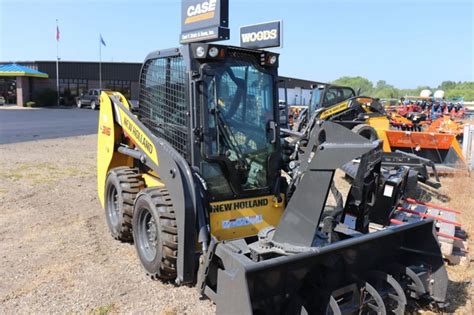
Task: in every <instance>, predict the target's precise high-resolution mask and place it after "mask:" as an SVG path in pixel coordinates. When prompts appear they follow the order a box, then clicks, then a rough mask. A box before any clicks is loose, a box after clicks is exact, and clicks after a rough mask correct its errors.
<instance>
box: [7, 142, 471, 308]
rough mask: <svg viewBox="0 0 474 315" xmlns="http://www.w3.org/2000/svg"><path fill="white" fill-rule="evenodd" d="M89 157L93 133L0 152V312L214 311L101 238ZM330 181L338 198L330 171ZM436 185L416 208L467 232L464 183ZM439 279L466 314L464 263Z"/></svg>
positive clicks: (103, 230)
mask: <svg viewBox="0 0 474 315" xmlns="http://www.w3.org/2000/svg"><path fill="white" fill-rule="evenodd" d="M95 150H96V137H95V136H94V135H92V136H83V137H74V138H63V139H55V140H42V141H35V142H24V143H18V144H7V145H0V157H1V159H2V163H1V164H0V279H1V281H0V314H4V313H65V312H68V313H69V312H81V313H82V312H86V313H97V314H107V313H130V312H132V311H133V312H134V313H158V314H212V313H214V312H215V306H214V305H213V304H212V303H211V302H210V301H209V300H206V299H200V298H199V296H198V294H197V291H196V290H195V289H194V288H188V287H176V286H174V285H172V284H163V283H161V282H158V281H152V280H150V279H149V278H147V277H146V276H145V274H144V272H143V271H142V269H141V267H140V264H139V262H138V259H137V257H136V254H135V249H134V247H133V246H132V245H128V244H122V243H120V242H117V241H115V240H113V239H112V238H111V236H110V235H109V233H108V231H107V225H106V222H105V218H104V213H103V210H102V208H101V207H100V204H99V201H98V198H97V196H96V179H95ZM336 180H337V185H338V186H339V187H340V188H342V189H341V190H343V191H344V190H345V191H347V184H345V182H344V180H343V179H342V175H341V174H340V173H338V175H337V176H336ZM443 184H444V186H443V188H442V189H441V190H440V191H439V192H435V193H434V192H433V193H429V192H425V196H424V198H425V200H432V201H434V202H441V201H442V202H443V203H445V204H448V205H451V206H453V207H456V208H457V209H459V210H462V211H463V218H462V219H463V224H465V228H466V229H467V230H468V232H470V233H471V234H472V233H473V232H474V214H473V211H472V210H473V204H474V178H472V177H471V178H469V177H466V178H447V179H444V181H443ZM344 187H345V188H344ZM450 187H451V188H450ZM453 195H456V196H457V198H453V199H450V198H449V196H453ZM469 210H470V211H469ZM448 271H449V275H450V280H451V281H450V286H449V290H450V293H449V294H450V300H451V306H450V308H449V309H448V311H449V313H458V314H473V310H472V302H471V301H472V300H473V298H474V297H473V295H474V287H473V286H472V284H471V283H474V271H473V268H472V264H471V265H470V264H469V263H468V264H464V265H461V266H450V267H448Z"/></svg>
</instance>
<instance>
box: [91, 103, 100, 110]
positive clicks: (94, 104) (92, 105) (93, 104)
mask: <svg viewBox="0 0 474 315" xmlns="http://www.w3.org/2000/svg"><path fill="white" fill-rule="evenodd" d="M91 109H93V110H97V109H99V106H97V102H96V101H92V102H91Z"/></svg>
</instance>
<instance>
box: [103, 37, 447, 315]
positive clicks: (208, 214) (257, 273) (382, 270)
mask: <svg viewBox="0 0 474 315" xmlns="http://www.w3.org/2000/svg"><path fill="white" fill-rule="evenodd" d="M277 66H278V55H277V54H275V53H272V52H266V51H263V50H249V49H242V48H239V47H232V46H222V45H215V44H202V43H196V44H189V45H184V46H182V47H179V48H176V49H170V50H163V51H158V52H154V53H151V54H150V55H149V56H148V57H147V59H146V60H145V63H144V65H143V68H142V72H141V80H140V84H141V91H140V99H139V107H138V109H136V110H134V111H133V112H132V111H131V109H130V106H129V104H128V102H127V100H126V99H125V98H124V97H123V96H121V95H120V93H115V92H103V93H102V95H101V102H100V104H101V106H100V116H99V131H98V133H99V139H98V159H97V160H98V162H97V163H98V167H97V170H98V174H97V177H98V179H97V181H98V192H99V199H100V201H101V204H102V206H103V207H104V209H105V213H106V219H107V223H108V226H109V228H110V232H111V234H112V235H113V237H114V238H116V239H119V240H121V241H131V240H133V241H134V246H135V248H136V251H137V254H138V258H139V260H140V262H141V264H142V266H143V269H144V270H145V272H146V273H147V274H148V275H149V276H150V277H151V278H153V279H161V280H166V281H171V280H174V281H175V283H176V284H177V285H182V284H196V285H197V288H198V289H199V290H200V292H201V293H202V294H204V295H206V296H208V297H209V298H210V299H212V300H213V301H214V302H215V303H216V306H217V313H219V314H235V313H239V314H252V313H254V314H321V313H328V314H351V313H359V314H361V313H362V314H369V313H377V314H385V313H387V312H394V313H396V314H403V312H404V310H405V307H406V305H408V304H409V303H410V300H411V299H418V300H426V301H428V302H433V303H436V304H438V305H440V306H443V305H444V303H445V295H446V286H447V275H446V270H445V268H444V265H443V259H442V255H441V252H440V248H439V244H438V242H437V239H436V235H435V234H434V226H433V222H434V221H433V220H431V219H427V220H419V221H416V222H408V223H404V224H401V225H393V226H382V225H378V226H377V227H376V228H374V226H373V224H372V223H371V222H370V216H371V214H373V213H374V212H377V211H382V212H383V211H385V209H377V208H376V207H374V204H373V196H374V195H375V194H376V192H377V190H378V186H377V183H378V177H379V176H377V173H378V172H379V171H380V161H381V147H380V142H379V141H373V142H372V141H369V140H367V139H365V138H364V137H362V136H359V135H357V134H355V133H354V132H352V131H350V130H349V129H347V128H345V127H343V126H340V125H338V124H335V123H332V122H321V121H316V122H314V127H313V128H312V129H311V132H310V133H309V136H308V137H307V138H306V139H305V145H304V150H302V153H301V154H299V156H298V158H297V159H296V160H294V161H293V162H294V163H293V164H294V166H295V165H296V167H294V168H293V170H294V173H293V177H292V180H291V182H290V183H289V184H288V183H287V181H286V179H285V178H284V177H282V176H281V171H282V168H283V163H282V155H283V154H282V146H281V143H280V138H279V134H280V130H279V125H278V123H277V122H278V119H279V107H278V97H277V96H278V93H277V92H278V91H277V81H278V73H277ZM363 155H366V156H370V163H365V165H366V166H364V168H365V169H363V168H359V171H360V172H361V174H363V175H364V176H362V177H361V178H362V180H361V181H360V184H359V185H353V187H352V188H351V191H350V192H349V197H348V198H347V200H348V201H347V202H346V204H345V205H343V204H342V202H339V203H338V206H337V207H336V208H335V209H333V210H331V211H326V208H325V205H326V201H327V197H328V194H329V193H330V191H332V188H333V187H332V182H333V177H334V172H335V170H336V169H337V168H340V167H341V166H342V165H344V164H345V163H347V162H349V161H351V160H352V159H354V158H357V157H360V156H363ZM383 213H385V212H383ZM385 216H390V213H385Z"/></svg>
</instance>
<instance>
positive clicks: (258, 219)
mask: <svg viewBox="0 0 474 315" xmlns="http://www.w3.org/2000/svg"><path fill="white" fill-rule="evenodd" d="M262 222H263V217H262V215H261V214H259V215H254V216H248V217H240V218H235V219H231V220H224V221H222V228H223V229H231V228H236V227H239V226H246V225H251V224H258V223H262Z"/></svg>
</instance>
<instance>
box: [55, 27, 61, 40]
mask: <svg viewBox="0 0 474 315" xmlns="http://www.w3.org/2000/svg"><path fill="white" fill-rule="evenodd" d="M59 38H60V33H59V26H57V25H56V41H57V42H59Z"/></svg>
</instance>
